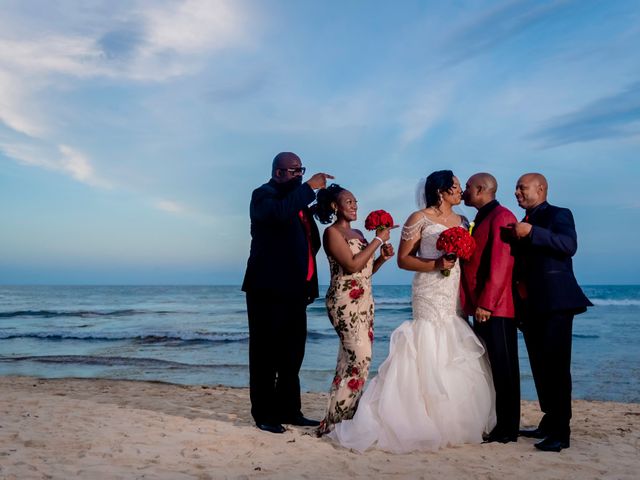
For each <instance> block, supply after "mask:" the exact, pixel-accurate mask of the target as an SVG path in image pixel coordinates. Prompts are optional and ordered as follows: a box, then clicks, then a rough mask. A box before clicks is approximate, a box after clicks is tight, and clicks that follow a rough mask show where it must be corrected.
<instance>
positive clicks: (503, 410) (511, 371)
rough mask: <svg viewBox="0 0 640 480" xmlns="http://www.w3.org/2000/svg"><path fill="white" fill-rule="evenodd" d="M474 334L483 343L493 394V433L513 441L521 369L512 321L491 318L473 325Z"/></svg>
mask: <svg viewBox="0 0 640 480" xmlns="http://www.w3.org/2000/svg"><path fill="white" fill-rule="evenodd" d="M473 328H474V330H475V332H476V333H477V334H478V336H479V337H480V338H481V339H482V340H483V341H484V344H485V346H486V348H487V353H488V354H489V362H490V363H491V373H492V375H493V385H494V387H495V390H496V416H497V420H498V421H497V424H496V427H495V430H494V431H496V432H498V433H499V434H501V435H508V436H514V437H516V436H517V435H518V429H519V428H520V365H519V362H518V329H517V327H516V321H515V320H514V319H513V318H504V317H491V318H490V319H489V320H487V321H486V322H474V327H473Z"/></svg>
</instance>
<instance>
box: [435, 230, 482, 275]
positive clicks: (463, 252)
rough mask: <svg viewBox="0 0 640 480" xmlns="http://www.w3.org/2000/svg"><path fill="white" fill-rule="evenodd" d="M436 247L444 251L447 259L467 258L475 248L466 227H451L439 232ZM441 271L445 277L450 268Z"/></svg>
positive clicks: (474, 243)
mask: <svg viewBox="0 0 640 480" xmlns="http://www.w3.org/2000/svg"><path fill="white" fill-rule="evenodd" d="M436 248H437V249H438V250H442V251H444V253H445V255H444V256H445V258H446V259H447V260H455V259H456V258H461V259H463V260H469V259H470V258H471V255H473V251H474V250H475V249H476V241H475V240H474V239H473V237H472V236H471V234H470V233H469V230H467V229H466V228H464V227H451V228H447V229H446V230H445V231H444V232H442V233H441V234H440V236H439V237H438V241H437V242H436ZM441 272H442V274H443V275H444V276H445V277H448V276H449V275H450V274H451V270H441Z"/></svg>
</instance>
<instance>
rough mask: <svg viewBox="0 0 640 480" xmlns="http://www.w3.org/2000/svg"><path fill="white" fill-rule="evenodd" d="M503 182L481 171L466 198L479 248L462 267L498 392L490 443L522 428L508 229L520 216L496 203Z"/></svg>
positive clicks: (466, 299)
mask: <svg viewBox="0 0 640 480" xmlns="http://www.w3.org/2000/svg"><path fill="white" fill-rule="evenodd" d="M497 189H498V183H497V182H496V179H495V178H494V177H493V175H491V174H489V173H476V174H475V175H472V176H471V177H470V178H469V180H468V181H467V184H466V187H465V190H464V193H463V194H462V198H463V200H464V203H465V205H468V206H471V207H475V208H476V209H477V210H478V213H477V215H476V218H475V220H474V225H473V228H472V236H473V238H474V239H475V241H476V250H475V252H474V253H473V256H472V257H471V258H470V259H469V261H468V262H464V263H463V264H462V278H461V288H460V292H461V296H462V305H463V308H464V310H465V313H466V314H467V315H470V316H473V319H474V322H473V324H474V330H475V331H476V333H477V334H478V336H479V337H480V338H482V340H483V341H484V344H485V346H486V348H487V353H488V355H489V362H490V364H491V373H492V374H493V384H494V387H495V390H496V417H497V424H496V426H495V428H494V429H493V430H492V431H491V432H490V433H489V435H488V436H487V437H485V442H500V443H509V442H516V441H518V428H519V425H520V373H519V364H518V330H517V327H516V322H515V319H514V317H515V309H514V305H513V295H512V271H513V263H514V259H513V257H512V255H511V246H510V244H509V240H510V239H509V238H508V237H506V236H505V233H506V232H507V231H508V230H507V225H509V224H512V223H514V222H515V221H516V217H515V216H514V215H513V213H511V212H510V211H509V210H508V209H506V208H505V207H503V206H502V205H500V204H499V203H498V201H497V200H496V191H497Z"/></svg>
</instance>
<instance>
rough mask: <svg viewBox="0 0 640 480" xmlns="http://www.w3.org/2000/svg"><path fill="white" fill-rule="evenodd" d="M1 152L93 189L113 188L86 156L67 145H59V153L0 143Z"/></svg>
mask: <svg viewBox="0 0 640 480" xmlns="http://www.w3.org/2000/svg"><path fill="white" fill-rule="evenodd" d="M0 150H2V151H3V152H4V153H5V154H6V155H7V156H8V157H10V158H12V159H14V160H15V161H17V162H18V163H21V164H23V165H29V166H33V167H40V168H44V169H47V170H52V171H56V172H61V173H64V174H66V175H69V176H71V177H72V178H74V179H75V180H77V181H79V182H82V183H85V184H87V185H91V186H93V187H101V188H111V187H112V185H111V183H110V182H108V181H106V180H104V179H102V178H100V177H99V176H98V175H97V174H96V173H95V169H94V167H93V165H92V163H91V161H90V160H89V159H88V158H87V157H86V155H84V154H82V153H80V152H78V151H77V150H75V149H73V148H71V147H69V146H67V145H59V146H58V147H57V151H52V150H51V149H49V148H48V147H47V146H38V145H35V144H26V143H9V142H0ZM60 154H62V156H60Z"/></svg>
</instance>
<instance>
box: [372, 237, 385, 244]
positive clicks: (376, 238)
mask: <svg viewBox="0 0 640 480" xmlns="http://www.w3.org/2000/svg"><path fill="white" fill-rule="evenodd" d="M374 240H380V245H384V240H382V239H381V238H380V237H379V236H377V235H376V237H375V238H374Z"/></svg>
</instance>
